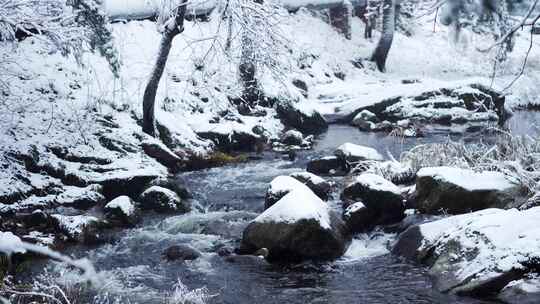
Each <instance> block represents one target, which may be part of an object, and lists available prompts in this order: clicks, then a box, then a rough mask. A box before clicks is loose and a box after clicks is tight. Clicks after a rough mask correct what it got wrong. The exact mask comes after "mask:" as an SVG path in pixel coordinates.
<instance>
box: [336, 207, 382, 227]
mask: <svg viewBox="0 0 540 304" xmlns="http://www.w3.org/2000/svg"><path fill="white" fill-rule="evenodd" d="M375 216H376V214H375V212H374V211H373V210H371V209H369V208H367V207H366V205H364V203H362V202H356V203H354V204H351V205H349V206H348V207H347V208H345V211H344V212H343V220H344V221H345V224H346V225H347V229H348V231H349V232H351V233H359V232H364V231H366V230H368V229H370V228H372V226H373V225H374V224H375V220H376V218H375Z"/></svg>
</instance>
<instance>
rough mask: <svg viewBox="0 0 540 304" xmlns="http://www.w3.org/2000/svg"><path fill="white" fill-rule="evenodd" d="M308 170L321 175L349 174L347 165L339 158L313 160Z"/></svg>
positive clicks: (326, 157) (330, 157)
mask: <svg viewBox="0 0 540 304" xmlns="http://www.w3.org/2000/svg"><path fill="white" fill-rule="evenodd" d="M306 170H307V171H308V172H310V173H314V174H320V175H344V174H345V173H347V169H346V166H345V163H344V162H343V161H342V160H341V159H340V158H339V157H337V156H325V157H321V158H316V159H312V160H310V161H309V162H308V164H307V169H306Z"/></svg>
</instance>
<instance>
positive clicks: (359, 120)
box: [351, 110, 379, 131]
mask: <svg viewBox="0 0 540 304" xmlns="http://www.w3.org/2000/svg"><path fill="white" fill-rule="evenodd" d="M378 122H379V119H378V118H377V115H375V114H373V113H371V112H370V111H368V110H363V111H361V112H360V113H358V114H356V116H354V118H353V120H352V121H351V125H353V126H356V127H358V128H360V130H362V131H371V130H372V129H373V128H374V127H375V124H376V123H378Z"/></svg>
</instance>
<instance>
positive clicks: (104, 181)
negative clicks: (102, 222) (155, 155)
mask: <svg viewBox="0 0 540 304" xmlns="http://www.w3.org/2000/svg"><path fill="white" fill-rule="evenodd" d="M160 177H163V175H161V174H158V173H156V172H154V171H153V170H152V168H144V169H136V170H126V171H111V172H106V173H103V174H101V175H100V176H99V177H96V179H95V181H96V182H97V183H99V184H100V185H102V186H103V194H104V195H105V197H107V198H114V197H118V196H121V195H128V196H130V197H136V196H137V195H139V194H140V193H141V192H142V190H144V187H145V186H146V185H148V183H150V182H152V181H153V180H155V179H157V178H160Z"/></svg>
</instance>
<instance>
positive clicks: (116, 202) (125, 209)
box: [105, 195, 135, 216]
mask: <svg viewBox="0 0 540 304" xmlns="http://www.w3.org/2000/svg"><path fill="white" fill-rule="evenodd" d="M105 209H120V210H121V211H122V213H123V214H125V215H126V216H130V215H132V214H133V212H135V205H134V204H133V201H132V200H131V198H129V196H125V195H122V196H119V197H117V198H115V199H113V200H112V201H110V202H109V203H108V204H107V205H105Z"/></svg>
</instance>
